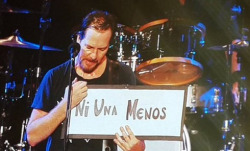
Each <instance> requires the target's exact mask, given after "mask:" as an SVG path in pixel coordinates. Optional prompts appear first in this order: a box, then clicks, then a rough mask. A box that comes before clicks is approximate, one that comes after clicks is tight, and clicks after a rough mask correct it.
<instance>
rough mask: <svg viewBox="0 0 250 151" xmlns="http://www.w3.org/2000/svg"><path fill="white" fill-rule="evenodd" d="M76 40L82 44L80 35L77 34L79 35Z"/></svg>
mask: <svg viewBox="0 0 250 151" xmlns="http://www.w3.org/2000/svg"><path fill="white" fill-rule="evenodd" d="M76 42H77V43H79V44H80V42H81V40H80V35H79V34H77V37H76Z"/></svg>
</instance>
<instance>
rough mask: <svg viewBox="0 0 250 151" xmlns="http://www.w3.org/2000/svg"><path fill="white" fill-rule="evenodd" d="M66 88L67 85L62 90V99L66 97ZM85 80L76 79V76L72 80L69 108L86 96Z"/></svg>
mask: <svg viewBox="0 0 250 151" xmlns="http://www.w3.org/2000/svg"><path fill="white" fill-rule="evenodd" d="M68 90H69V87H66V88H65V92H64V100H67V98H68ZM87 91H88V87H87V82H86V81H77V78H75V79H74V81H73V82H72V90H71V99H72V102H71V109H72V108H74V107H75V106H77V105H78V104H79V103H80V102H81V101H82V100H83V99H84V98H85V97H86V96H87Z"/></svg>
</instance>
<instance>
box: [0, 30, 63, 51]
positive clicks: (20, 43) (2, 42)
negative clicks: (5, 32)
mask: <svg viewBox="0 0 250 151" xmlns="http://www.w3.org/2000/svg"><path fill="white" fill-rule="evenodd" d="M0 46H8V47H14V48H25V49H35V50H38V49H40V45H38V44H34V43H31V42H27V41H25V40H23V38H21V37H20V35H19V32H18V30H16V31H15V33H14V35H11V36H9V37H7V38H4V39H0ZM43 50H44V51H62V50H60V49H57V48H53V47H50V46H43Z"/></svg>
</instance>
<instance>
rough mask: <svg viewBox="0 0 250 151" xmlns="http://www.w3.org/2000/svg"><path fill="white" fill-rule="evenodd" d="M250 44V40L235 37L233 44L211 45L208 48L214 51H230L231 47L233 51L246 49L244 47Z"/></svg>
mask: <svg viewBox="0 0 250 151" xmlns="http://www.w3.org/2000/svg"><path fill="white" fill-rule="evenodd" d="M248 46H249V42H248V41H246V40H240V39H235V40H233V44H228V45H223V46H211V47H208V50H213V51H228V50H229V48H230V47H231V49H232V50H233V51H237V50H244V48H246V47H248Z"/></svg>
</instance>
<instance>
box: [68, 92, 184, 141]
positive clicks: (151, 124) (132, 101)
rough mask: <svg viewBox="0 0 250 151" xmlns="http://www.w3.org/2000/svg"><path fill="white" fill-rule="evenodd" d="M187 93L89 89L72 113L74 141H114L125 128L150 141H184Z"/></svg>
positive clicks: (71, 134) (70, 129) (71, 125)
mask: <svg viewBox="0 0 250 151" xmlns="http://www.w3.org/2000/svg"><path fill="white" fill-rule="evenodd" d="M183 106H184V90H163V89H152V90H151V89H107V88H105V89H89V90H88V96H87V98H85V99H84V100H83V101H82V102H81V103H80V104H79V105H78V106H77V107H76V108H74V109H73V110H72V111H71V121H70V128H69V134H70V136H72V138H93V136H94V138H102V139H104V138H112V137H113V136H114V134H115V133H116V132H119V131H120V130H119V128H120V127H121V126H125V125H129V126H130V127H131V129H132V130H133V132H134V134H135V135H137V136H141V137H146V138H149V139H154V137H157V138H159V137H180V136H181V126H182V120H183Z"/></svg>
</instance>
